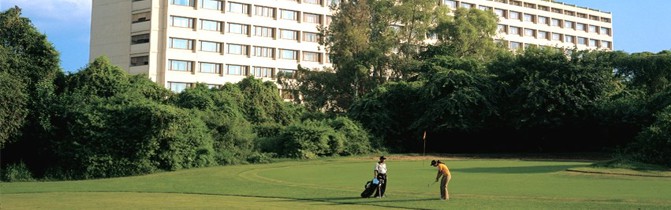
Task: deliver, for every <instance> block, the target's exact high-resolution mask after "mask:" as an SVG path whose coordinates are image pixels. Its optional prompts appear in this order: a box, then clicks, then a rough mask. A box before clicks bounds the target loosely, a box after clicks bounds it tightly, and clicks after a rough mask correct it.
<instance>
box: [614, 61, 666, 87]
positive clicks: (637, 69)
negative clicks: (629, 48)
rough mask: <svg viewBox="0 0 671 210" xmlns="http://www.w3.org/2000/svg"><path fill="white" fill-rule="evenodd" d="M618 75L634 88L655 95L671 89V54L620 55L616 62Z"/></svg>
mask: <svg viewBox="0 0 671 210" xmlns="http://www.w3.org/2000/svg"><path fill="white" fill-rule="evenodd" d="M615 67H616V68H617V74H618V75H621V76H623V77H624V78H626V79H627V83H628V84H629V85H631V86H632V87H636V88H641V89H643V90H645V91H646V92H647V93H648V94H654V93H657V92H660V91H663V90H664V89H666V88H669V87H671V53H670V52H669V51H662V52H659V53H657V54H653V53H649V52H643V53H634V54H631V55H628V56H626V55H624V56H622V55H620V56H618V57H617V58H616V60H615Z"/></svg>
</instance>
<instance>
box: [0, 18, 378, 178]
mask: <svg viewBox="0 0 671 210" xmlns="http://www.w3.org/2000/svg"><path fill="white" fill-rule="evenodd" d="M20 14H21V11H20V9H19V8H12V9H9V10H7V11H5V12H3V13H1V14H0V67H1V69H0V82H1V83H0V88H2V89H0V99H2V106H1V107H0V108H1V109H0V117H2V120H0V123H2V125H0V127H2V128H3V129H2V130H0V132H2V133H0V139H1V140H2V141H1V142H0V149H1V152H0V155H1V156H2V157H1V158H2V162H1V163H2V164H1V166H2V170H1V171H2V173H1V174H2V177H1V178H2V180H5V181H14V180H28V179H32V178H42V179H89V178H102V177H118V176H129V175H138V174H147V173H153V172H156V171H171V170H178V169H184V168H193V167H206V166H214V165H228V164H243V163H263V162H268V161H270V160H271V158H281V157H287V158H314V157H318V156H340V155H357V154H367V153H370V152H372V151H373V147H372V146H371V140H370V136H369V135H368V133H367V132H366V131H365V130H364V129H363V128H362V127H361V126H360V125H359V124H358V123H357V122H354V121H352V120H351V119H349V118H347V117H345V116H342V117H337V118H328V117H325V116H324V115H323V114H320V113H317V112H308V111H306V110H305V109H304V108H302V107H301V106H298V105H295V104H293V103H289V102H285V101H284V100H283V99H281V97H280V96H279V94H278V93H279V91H278V89H277V86H276V84H275V83H273V82H263V81H261V80H259V79H254V78H252V77H249V78H245V79H243V80H242V81H241V82H239V83H236V84H226V85H223V86H222V87H219V88H213V89H209V88H207V87H206V86H205V85H203V84H197V85H196V86H195V87H193V88H189V89H187V90H185V91H184V92H182V93H173V92H170V91H168V90H167V89H165V88H163V87H161V86H159V85H158V84H156V83H154V82H153V81H151V80H149V79H148V77H147V76H146V75H128V74H127V73H126V72H125V71H123V70H122V69H120V68H119V67H117V66H113V65H111V64H110V62H109V61H108V60H107V58H105V57H100V58H97V59H95V61H93V62H92V63H90V64H89V65H87V66H86V67H85V68H83V69H81V70H79V71H78V72H76V73H72V74H65V73H63V72H62V70H61V69H60V68H59V66H58V60H59V58H58V53H57V52H56V51H55V50H54V48H53V46H52V45H51V43H49V42H48V41H47V40H46V37H45V36H44V35H42V34H40V33H38V32H37V30H35V28H34V26H32V24H31V23H30V20H28V19H26V18H23V17H21V16H20Z"/></svg>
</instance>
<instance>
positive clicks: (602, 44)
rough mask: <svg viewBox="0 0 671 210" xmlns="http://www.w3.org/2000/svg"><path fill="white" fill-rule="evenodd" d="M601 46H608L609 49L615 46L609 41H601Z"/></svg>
mask: <svg viewBox="0 0 671 210" xmlns="http://www.w3.org/2000/svg"><path fill="white" fill-rule="evenodd" d="M601 47H602V48H608V49H612V48H613V46H612V44H611V42H609V41H601Z"/></svg>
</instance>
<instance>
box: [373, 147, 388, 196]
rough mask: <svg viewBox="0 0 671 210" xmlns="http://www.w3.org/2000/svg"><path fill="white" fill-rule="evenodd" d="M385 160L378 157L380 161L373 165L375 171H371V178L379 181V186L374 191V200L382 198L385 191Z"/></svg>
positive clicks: (382, 157)
mask: <svg viewBox="0 0 671 210" xmlns="http://www.w3.org/2000/svg"><path fill="white" fill-rule="evenodd" d="M386 159H387V158H385V157H384V156H380V161H378V162H377V163H376V164H375V169H373V177H375V178H377V179H378V180H380V185H378V186H377V190H375V195H374V197H376V198H381V197H384V192H385V191H386V190H387V164H386V163H385V162H384V160H386Z"/></svg>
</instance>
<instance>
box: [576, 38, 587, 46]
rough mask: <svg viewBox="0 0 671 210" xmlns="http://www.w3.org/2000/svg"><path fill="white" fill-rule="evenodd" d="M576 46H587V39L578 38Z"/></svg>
mask: <svg viewBox="0 0 671 210" xmlns="http://www.w3.org/2000/svg"><path fill="white" fill-rule="evenodd" d="M578 44H581V45H587V38H585V37H578Z"/></svg>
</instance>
